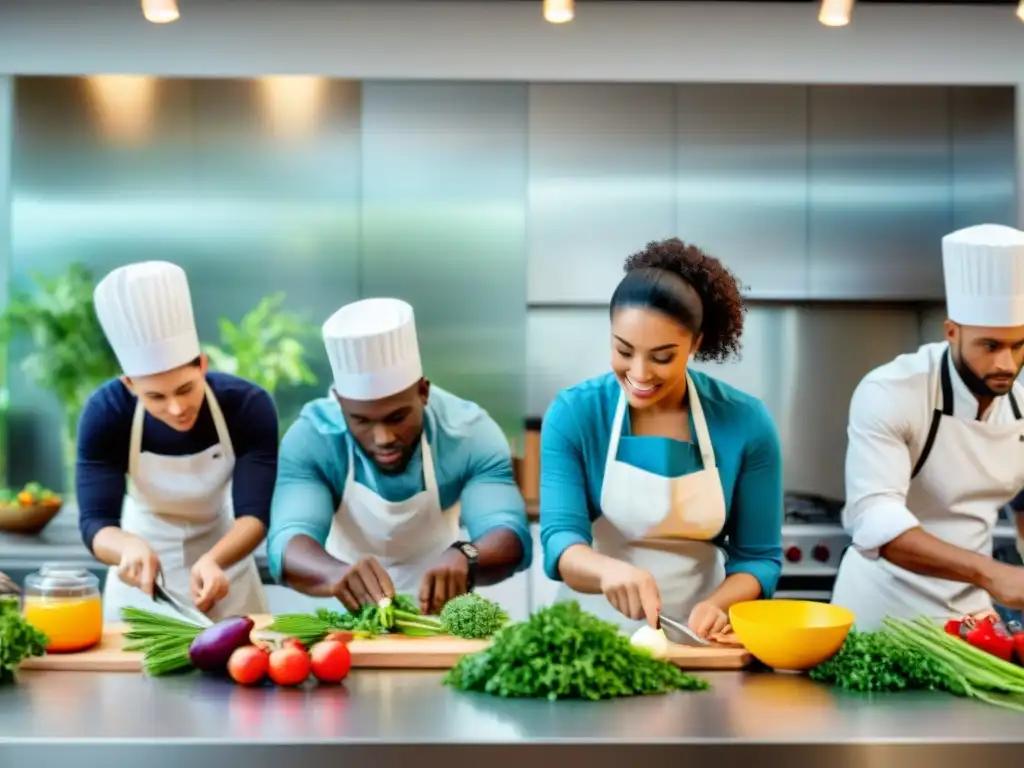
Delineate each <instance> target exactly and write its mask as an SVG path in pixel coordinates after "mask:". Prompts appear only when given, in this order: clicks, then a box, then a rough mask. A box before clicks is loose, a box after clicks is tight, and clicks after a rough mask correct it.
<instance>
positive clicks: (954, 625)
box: [946, 619, 963, 637]
mask: <svg viewBox="0 0 1024 768" xmlns="http://www.w3.org/2000/svg"><path fill="white" fill-rule="evenodd" d="M962 625H963V621H961V620H960V619H950V620H949V621H947V622H946V634H947V635H952V636H953V637H960V627H961V626H962Z"/></svg>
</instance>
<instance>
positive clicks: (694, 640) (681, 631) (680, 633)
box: [658, 613, 711, 648]
mask: <svg viewBox="0 0 1024 768" xmlns="http://www.w3.org/2000/svg"><path fill="white" fill-rule="evenodd" d="M658 629H660V630H662V631H663V632H664V633H665V637H667V638H668V640H669V642H672V643H675V644H676V645H689V646H692V647H697V648H702V647H704V646H706V645H711V642H710V641H708V640H705V639H704V638H702V637H700V636H699V635H698V634H697V633H696V632H694V631H693V630H692V629H690V628H689V627H688V626H686V625H685V624H683V623H682V622H678V621H676V620H675V619H670V618H669V617H668V616H666V615H665V614H663V613H659V614H658Z"/></svg>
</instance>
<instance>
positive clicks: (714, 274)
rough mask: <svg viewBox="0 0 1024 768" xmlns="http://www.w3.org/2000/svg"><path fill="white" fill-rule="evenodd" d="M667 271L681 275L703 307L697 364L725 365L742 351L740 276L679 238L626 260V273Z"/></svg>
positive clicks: (655, 244)
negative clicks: (722, 363)
mask: <svg viewBox="0 0 1024 768" xmlns="http://www.w3.org/2000/svg"><path fill="white" fill-rule="evenodd" d="M644 268H647V269H663V270H666V271H668V272H672V273H673V274H676V275H679V276H680V277H681V278H683V280H685V281H686V282H687V283H689V284H690V285H692V286H693V289H694V290H695V291H696V292H697V295H698V296H699V297H700V300H701V303H702V304H703V322H702V323H701V328H700V332H701V333H702V334H703V338H702V340H701V345H700V349H698V350H697V353H696V355H695V356H694V357H695V358H696V359H697V360H701V361H708V362H712V361H713V362H719V363H721V362H724V361H725V360H727V359H728V358H729V357H731V356H733V355H738V354H739V351H740V337H741V336H742V335H743V318H744V315H745V314H746V311H747V308H746V307H745V306H744V304H743V297H742V295H741V293H740V284H739V281H738V280H737V279H736V276H735V275H734V274H733V273H732V272H731V271H730V270H729V269H728V268H727V267H726V266H725V265H724V264H722V262H720V261H719V260H718V259H716V258H714V257H713V256H708V254H706V253H704V251H702V250H701V249H700V248H698V247H697V246H695V245H688V244H686V243H684V242H683V241H682V240H680V239H679V238H677V237H673V238H670V239H668V240H660V241H652V242H650V243H648V244H647V247H646V248H644V249H643V250H642V251H640V252H639V253H634V254H633V255H631V256H629V257H628V258H627V259H626V263H625V271H626V272H627V273H628V272H631V271H632V270H634V269H644Z"/></svg>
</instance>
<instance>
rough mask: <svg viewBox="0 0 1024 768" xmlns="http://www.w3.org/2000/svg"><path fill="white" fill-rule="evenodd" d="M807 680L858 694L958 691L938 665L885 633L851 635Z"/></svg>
mask: <svg viewBox="0 0 1024 768" xmlns="http://www.w3.org/2000/svg"><path fill="white" fill-rule="evenodd" d="M809 676H810V678H811V679H812V680H817V681H818V682H820V683H828V684H830V685H834V686H837V687H839V688H843V689H844V690H847V691H858V692H862V693H867V692H872V691H902V690H907V689H926V690H936V691H951V692H957V691H958V689H957V684H958V682H957V680H956V679H955V678H953V677H951V676H950V674H949V671H948V670H947V669H946V668H945V667H944V666H943V665H942V664H941V663H939V662H937V661H936V660H935V659H933V658H932V657H931V656H929V655H928V654H926V653H922V652H921V651H920V650H918V649H917V648H915V647H913V646H910V645H907V644H906V643H903V642H901V641H900V640H899V638H897V637H895V636H893V635H892V634H890V633H889V632H886V631H879V632H857V631H856V630H853V631H851V632H850V634H849V635H848V636H847V638H846V642H845V643H844V644H843V647H842V648H841V649H840V650H839V653H837V654H836V655H835V656H833V657H832V658H831V659H829V660H828V661H826V662H824V663H822V664H819V665H818V666H817V667H815V668H814V669H812V670H811V671H810V673H809ZM961 690H962V689H961Z"/></svg>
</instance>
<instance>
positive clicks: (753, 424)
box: [540, 239, 783, 637]
mask: <svg viewBox="0 0 1024 768" xmlns="http://www.w3.org/2000/svg"><path fill="white" fill-rule="evenodd" d="M611 321H612V369H613V370H612V372H611V373H609V374H606V375H604V376H599V377H597V378H594V379H590V380H588V381H585V382H583V383H581V384H577V385H576V386H574V387H570V388H569V389H566V390H564V391H563V392H561V393H560V394H559V395H558V396H557V397H556V399H555V400H554V402H553V403H552V404H551V406H550V408H549V409H548V412H547V414H546V416H545V418H544V422H543V426H542V434H541V493H540V499H541V504H540V508H541V542H542V545H543V550H544V569H545V571H546V573H547V575H548V576H549V577H551V578H553V579H557V580H561V581H563V582H565V585H564V586H563V589H562V590H561V593H560V595H559V599H570V598H571V599H576V600H578V601H579V602H580V603H581V604H582V605H583V607H584V608H585V609H587V610H590V611H592V612H594V613H597V614H598V615H601V616H602V617H603V618H606V619H609V620H612V621H616V622H617V623H618V624H620V625H621V626H623V627H624V628H635V627H636V626H639V625H640V624H641V623H642V621H643V620H646V621H647V622H648V623H650V624H652V625H654V624H656V622H657V615H658V613H659V612H661V611H664V612H665V614H666V615H668V616H670V617H672V618H677V619H686V620H688V621H689V624H690V626H691V628H693V629H694V630H695V631H696V632H698V634H700V635H702V636H713V637H718V636H721V635H722V633H723V632H726V631H727V629H728V626H727V625H728V619H727V613H728V609H729V607H730V606H731V605H733V604H735V603H736V602H740V601H743V600H751V599H757V598H760V597H770V596H771V595H772V593H773V592H774V590H775V586H776V583H777V582H778V578H779V574H780V572H781V569H782V516H783V491H782V451H781V447H780V442H779V437H778V432H777V430H776V428H775V425H774V423H773V421H772V419H771V416H770V415H769V414H768V412H767V410H766V409H765V407H764V405H763V404H762V403H761V401H759V400H758V399H757V398H755V397H753V396H751V395H748V394H745V393H743V392H741V391H739V390H737V389H735V388H734V387H731V386H729V385H728V384H725V383H724V382H721V381H719V380H717V379H715V378H713V377H711V376H708V375H706V374H703V373H700V372H696V371H688V370H687V361H688V358H689V357H690V355H694V356H695V357H696V358H697V359H704V360H715V361H723V360H725V359H727V358H728V357H729V356H731V355H732V354H733V353H735V352H737V351H738V349H739V338H740V335H741V332H742V327H743V307H742V301H741V298H740V294H739V289H738V287H737V285H736V282H735V279H734V278H733V277H732V275H731V274H730V273H729V272H728V270H726V269H725V268H724V267H723V266H722V265H721V264H720V263H719V262H718V261H717V260H716V259H713V258H711V257H709V256H707V255H706V254H704V253H703V252H702V251H700V250H699V249H697V248H694V247H692V246H687V245H685V244H683V243H681V242H680V241H678V240H674V239H673V240H669V241H665V242H662V243H651V244H650V245H649V246H648V248H647V249H646V250H645V251H643V252H642V253H640V254H636V255H635V256H632V257H630V259H628V260H627V262H626V276H625V277H624V278H623V281H622V283H620V285H619V288H618V289H617V290H616V293H615V295H614V296H613V299H612V302H611Z"/></svg>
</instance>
